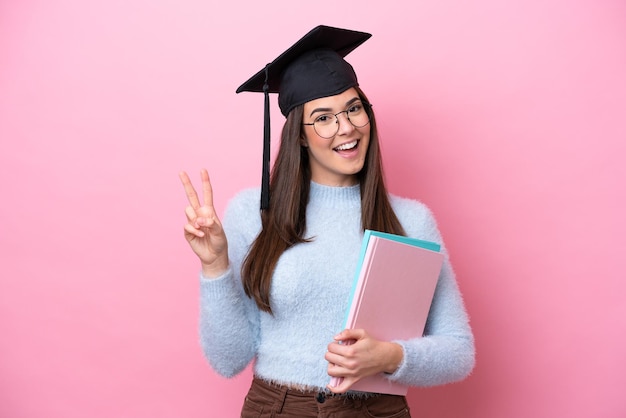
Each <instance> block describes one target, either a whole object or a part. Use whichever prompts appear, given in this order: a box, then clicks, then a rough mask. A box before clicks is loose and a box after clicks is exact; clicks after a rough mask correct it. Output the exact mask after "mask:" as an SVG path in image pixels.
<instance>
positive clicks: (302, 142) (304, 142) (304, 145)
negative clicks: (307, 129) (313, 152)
mask: <svg viewBox="0 0 626 418" xmlns="http://www.w3.org/2000/svg"><path fill="white" fill-rule="evenodd" d="M300 145H302V146H303V147H304V148H308V147H309V143H308V141H307V140H306V137H305V136H304V135H300Z"/></svg>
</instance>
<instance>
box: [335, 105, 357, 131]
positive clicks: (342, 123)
mask: <svg viewBox="0 0 626 418" xmlns="http://www.w3.org/2000/svg"><path fill="white" fill-rule="evenodd" d="M336 117H337V124H339V127H338V129H337V134H338V135H346V134H349V133H350V132H352V131H353V130H354V125H353V124H352V122H350V119H348V113H347V111H343V112H341V113H339V114H337V116H336Z"/></svg>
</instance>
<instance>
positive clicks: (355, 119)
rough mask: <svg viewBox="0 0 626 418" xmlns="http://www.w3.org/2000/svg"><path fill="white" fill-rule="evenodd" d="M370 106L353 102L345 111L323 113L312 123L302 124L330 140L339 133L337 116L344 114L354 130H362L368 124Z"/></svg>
mask: <svg viewBox="0 0 626 418" xmlns="http://www.w3.org/2000/svg"><path fill="white" fill-rule="evenodd" d="M371 111H372V105H371V104H369V103H367V102H362V101H358V102H354V103H352V104H351V105H350V106H349V107H348V108H347V109H346V110H342V111H341V112H339V113H324V114H322V115H319V116H317V117H316V118H315V120H314V121H313V123H303V125H307V126H311V125H313V129H315V133H317V134H318V135H319V136H321V137H322V138H325V139H330V138H332V137H334V136H335V135H337V132H339V117H338V116H339V115H340V114H342V113H345V114H346V118H347V119H348V121H350V123H351V124H352V126H354V127H355V128H362V127H364V126H365V125H367V124H368V123H370V112H371Z"/></svg>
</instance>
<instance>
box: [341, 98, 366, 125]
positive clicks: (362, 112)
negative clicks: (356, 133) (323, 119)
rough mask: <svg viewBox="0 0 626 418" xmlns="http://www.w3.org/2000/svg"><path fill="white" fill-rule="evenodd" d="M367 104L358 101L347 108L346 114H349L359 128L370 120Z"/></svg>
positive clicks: (351, 121)
mask: <svg viewBox="0 0 626 418" xmlns="http://www.w3.org/2000/svg"><path fill="white" fill-rule="evenodd" d="M365 106H367V105H366V104H364V103H362V102H356V103H353V104H352V105H351V106H350V107H349V108H348V109H346V115H348V119H349V120H350V123H352V125H354V126H355V127H357V128H362V127H364V126H365V125H367V124H368V123H369V122H370V118H369V114H368V112H367V109H366V108H365Z"/></svg>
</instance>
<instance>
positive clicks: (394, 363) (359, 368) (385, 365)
mask: <svg viewBox="0 0 626 418" xmlns="http://www.w3.org/2000/svg"><path fill="white" fill-rule="evenodd" d="M334 340H335V341H333V342H332V343H330V344H328V352H327V353H326V355H325V359H326V360H327V361H328V363H329V364H328V374H329V375H330V376H333V377H339V378H343V379H340V380H342V382H341V383H340V384H339V385H338V386H335V387H331V386H329V387H328V388H329V389H330V390H331V391H332V392H334V393H343V392H346V391H347V390H348V389H350V386H352V385H353V384H354V383H356V382H358V381H359V380H361V379H362V378H364V377H367V376H371V375H374V374H377V373H383V372H385V373H393V372H395V371H396V369H397V368H398V366H399V365H400V363H401V362H402V358H403V356H404V352H403V350H402V347H401V346H400V345H399V344H396V343H391V342H387V341H378V340H375V339H374V338H372V337H371V336H370V335H369V334H368V333H367V332H366V331H365V330H363V329H346V330H344V331H342V332H340V333H339V334H338V335H336V336H335V337H334Z"/></svg>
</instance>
